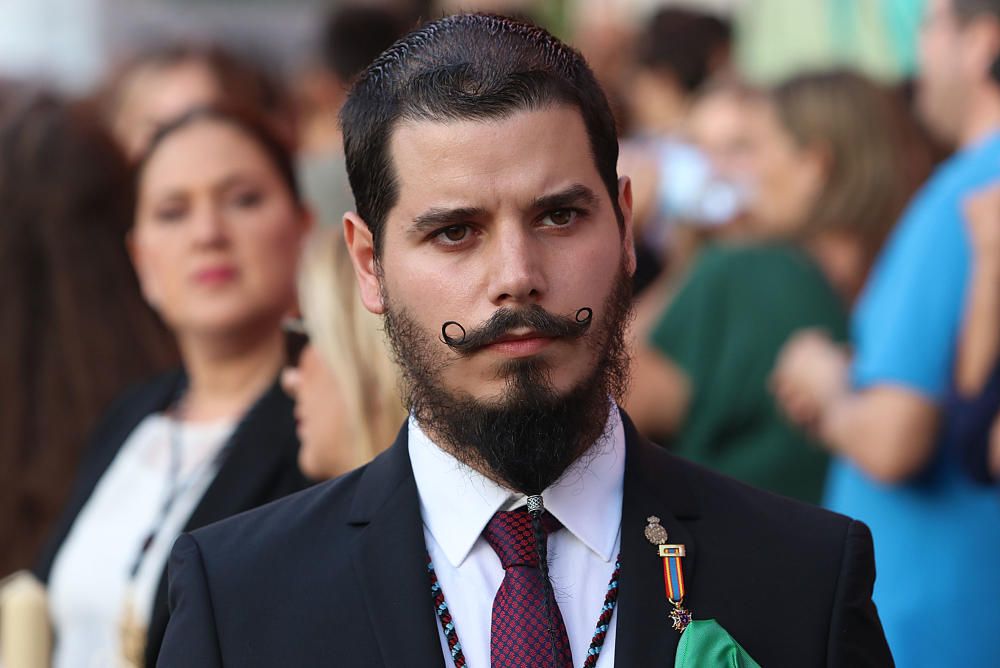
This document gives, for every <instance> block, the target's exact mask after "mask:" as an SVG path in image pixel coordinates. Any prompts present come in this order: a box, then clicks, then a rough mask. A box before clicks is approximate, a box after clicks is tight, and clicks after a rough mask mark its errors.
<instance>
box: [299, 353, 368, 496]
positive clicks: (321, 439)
mask: <svg viewBox="0 0 1000 668" xmlns="http://www.w3.org/2000/svg"><path fill="white" fill-rule="evenodd" d="M281 386H282V387H283V388H284V389H285V392H287V393H288V395H289V396H290V397H292V398H293V399H294V400H295V425H296V431H297V433H298V436H299V442H300V443H301V444H302V447H301V448H300V449H299V468H301V469H302V472H303V473H305V474H306V475H307V476H309V477H310V478H312V479H314V480H323V479H326V478H333V477H335V476H337V475H340V474H341V473H343V472H344V471H347V470H349V469H350V468H352V467H353V465H354V464H355V462H352V461H348V457H349V455H350V453H351V450H350V449H349V448H347V447H345V445H346V444H345V438H346V437H347V434H348V433H349V429H348V424H347V420H348V410H347V406H346V404H345V403H344V400H343V398H342V394H341V387H340V383H338V382H337V378H336V376H335V375H334V373H333V370H332V369H331V368H330V365H329V364H327V362H326V360H324V359H323V356H322V354H320V352H319V351H318V350H317V349H316V347H315V346H314V345H312V344H309V345H306V347H305V348H303V349H302V354H301V355H300V357H299V359H298V364H297V365H295V366H289V367H287V368H285V370H284V371H283V372H282V374H281Z"/></svg>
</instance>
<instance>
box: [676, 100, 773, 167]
mask: <svg viewBox="0 0 1000 668" xmlns="http://www.w3.org/2000/svg"><path fill="white" fill-rule="evenodd" d="M759 104H760V103H759V101H753V100H750V99H748V98H747V96H743V95H740V94H738V93H736V92H734V91H725V90H723V91H719V92H716V93H709V94H707V95H706V96H705V97H703V98H701V99H700V100H698V102H696V103H695V104H694V106H692V107H691V114H690V116H689V117H688V135H689V136H690V138H691V141H692V142H693V143H694V144H695V145H696V146H697V147H698V148H700V149H701V150H702V151H704V153H705V155H706V156H708V158H709V159H710V160H711V161H712V165H713V166H714V167H715V168H716V170H717V171H718V172H719V173H720V174H722V175H723V176H726V177H729V178H733V179H735V180H739V179H741V178H744V177H745V176H746V174H747V172H748V171H749V164H748V161H749V158H750V136H749V123H748V121H747V110H748V108H750V107H751V106H753V105H759Z"/></svg>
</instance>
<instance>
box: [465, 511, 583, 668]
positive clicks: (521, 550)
mask: <svg viewBox="0 0 1000 668" xmlns="http://www.w3.org/2000/svg"><path fill="white" fill-rule="evenodd" d="M561 526H562V525H561V524H559V520H557V519H556V518H554V517H552V516H551V515H549V514H548V513H545V514H544V515H542V528H543V529H544V530H545V533H546V535H548V534H549V533H551V532H553V531H556V530H557V529H559V528H560V527H561ZM483 538H485V539H486V542H487V543H489V544H490V547H492V548H493V551H494V552H496V553H497V556H498V557H500V563H501V564H502V565H503V569H504V571H505V573H504V577H503V582H501V583H500V589H499V590H498V591H497V595H496V597H495V598H494V599H493V621H492V625H491V628H490V666H492V668H539V667H542V666H544V667H546V668H548V667H549V666H552V660H553V651H552V646H551V644H550V643H551V642H554V643H555V644H556V652H555V656H556V657H557V661H558V663H557V664H556V665H555V666H554V667H553V668H572V666H573V655H572V652H571V650H570V647H569V638H568V636H567V635H566V625H565V624H564V623H563V618H562V614H561V613H560V612H559V606H558V604H557V603H556V602H555V601H554V600H553V601H552V602H551V610H552V624H553V625H554V626H555V632H554V633H550V632H549V620H548V618H547V616H546V614H545V596H546V594H545V585H544V581H543V580H542V572H541V570H539V568H538V553H537V551H536V550H535V534H534V531H533V530H532V527H531V517H530V516H529V515H528V511H527V509H525V508H520V509H518V510H512V511H510V512H498V513H497V514H495V515H494V516H493V519H491V520H490V522H489V524H487V525H486V529H484V530H483Z"/></svg>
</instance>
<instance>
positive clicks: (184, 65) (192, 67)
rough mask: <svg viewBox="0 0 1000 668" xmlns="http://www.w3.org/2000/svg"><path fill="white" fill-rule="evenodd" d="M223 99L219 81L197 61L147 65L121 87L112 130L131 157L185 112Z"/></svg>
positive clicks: (143, 148) (134, 73) (139, 152)
mask: <svg viewBox="0 0 1000 668" xmlns="http://www.w3.org/2000/svg"><path fill="white" fill-rule="evenodd" d="M221 98H222V91H221V90H220V87H219V82H218V81H217V80H216V78H215V76H214V75H213V74H212V72H211V70H209V68H208V67H207V66H206V65H205V64H203V63H200V62H198V61H197V60H194V59H192V60H188V61H183V62H180V63H176V64H172V65H160V64H155V65H146V66H144V67H140V68H138V69H137V70H136V71H135V72H133V73H132V74H131V75H130V76H129V77H128V79H127V80H126V81H125V83H124V85H123V86H122V93H121V101H120V103H119V105H118V108H117V110H116V112H115V115H114V118H113V120H112V130H113V131H114V134H115V137H116V138H117V139H118V142H119V143H120V144H121V146H122V147H123V148H124V149H125V152H126V153H127V154H128V155H129V156H130V157H133V158H134V157H136V156H138V155H140V154H141V153H142V152H143V150H145V148H146V146H147V145H148V144H149V141H150V139H151V138H152V136H153V134H154V133H155V132H156V129H157V128H158V127H159V126H160V125H163V124H164V123H166V122H168V121H171V120H173V119H175V118H177V117H179V116H181V115H183V114H184V112H186V111H188V110H190V109H194V108H196V107H203V106H207V105H210V104H214V103H216V102H218V101H219V99H221Z"/></svg>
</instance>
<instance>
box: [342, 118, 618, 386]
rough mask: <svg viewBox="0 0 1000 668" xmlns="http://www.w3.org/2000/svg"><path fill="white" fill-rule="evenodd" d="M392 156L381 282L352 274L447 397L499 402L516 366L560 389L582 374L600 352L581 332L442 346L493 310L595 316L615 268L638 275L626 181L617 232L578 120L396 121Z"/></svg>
mask: <svg viewBox="0 0 1000 668" xmlns="http://www.w3.org/2000/svg"><path fill="white" fill-rule="evenodd" d="M390 155H391V159H392V162H393V166H394V170H395V173H396V176H397V183H398V191H399V197H398V201H397V204H396V206H395V207H394V208H393V209H392V211H391V212H390V213H389V216H388V218H387V220H386V225H385V230H384V236H383V246H382V251H381V262H382V276H381V278H382V281H383V283H382V284H381V285H379V286H376V285H374V284H373V283H372V282H371V281H366V280H365V277H364V276H362V277H361V278H362V290H363V292H364V300H365V303H366V305H367V306H368V307H369V308H370V309H371V310H373V311H375V312H380V313H381V312H384V311H385V309H386V307H387V306H388V307H389V308H391V309H393V310H394V311H403V312H405V313H406V314H407V315H408V317H409V318H410V319H411V320H412V324H413V325H416V327H417V328H418V333H419V335H420V336H422V338H423V339H424V340H425V341H427V342H433V344H434V346H435V347H436V348H437V349H438V351H439V353H440V355H441V356H442V357H441V359H442V360H446V363H445V364H444V365H442V368H440V374H439V378H438V382H439V383H440V385H441V386H443V387H444V388H446V389H447V390H448V391H449V392H450V393H454V394H459V395H465V396H469V397H471V398H473V399H475V400H477V401H480V402H483V403H488V404H493V405H497V404H500V405H502V404H503V397H504V391H505V388H506V386H507V381H508V380H509V379H508V377H507V375H508V370H509V369H510V368H511V366H512V365H511V362H512V361H513V362H515V365H516V364H517V363H519V362H517V361H529V360H530V361H533V362H535V363H537V364H538V365H539V366H540V367H542V368H544V370H545V371H546V374H547V376H548V380H549V382H550V384H551V387H552V389H553V390H554V391H555V392H556V393H557V394H562V393H565V392H567V391H569V390H570V389H572V388H573V387H575V386H576V385H577V384H579V383H580V382H581V381H582V380H584V379H585V378H587V377H588V375H589V374H590V373H591V372H592V371H593V369H594V367H595V364H596V363H597V359H596V358H597V355H598V354H599V353H598V351H596V350H595V349H594V347H593V346H588V345H587V343H588V336H583V337H578V338H574V339H564V338H546V337H539V336H534V335H533V334H534V332H532V331H531V330H530V329H526V328H518V329H515V330H514V331H512V332H510V333H509V335H508V336H506V337H503V338H504V339H510V340H501V341H500V342H496V343H493V344H492V345H487V346H485V347H483V348H480V349H478V350H474V351H472V352H471V353H470V354H468V355H459V354H457V353H454V352H452V351H451V350H449V349H448V348H447V347H446V346H445V345H444V344H443V343H441V342H440V338H441V331H442V325H443V324H444V323H446V322H448V321H454V322H458V323H460V324H461V325H462V326H463V327H464V328H465V329H466V330H469V331H471V330H473V329H475V328H477V327H479V326H480V325H481V324H482V323H484V322H485V321H487V319H489V318H490V316H491V315H492V314H493V313H494V312H496V311H497V310H498V309H501V308H508V309H512V310H517V309H523V308H524V307H528V306H531V305H538V306H541V307H542V308H543V309H545V310H546V311H548V312H549V313H552V314H556V315H561V316H569V317H570V318H572V317H574V315H575V314H576V312H577V311H578V310H579V309H581V308H583V307H587V308H590V309H592V310H593V322H595V323H600V322H602V321H603V318H604V316H605V309H606V304H605V300H606V299H607V298H608V296H609V295H610V294H611V292H612V289H613V287H614V286H615V281H616V280H618V279H619V277H620V272H621V268H622V263H623V260H624V262H625V266H626V267H627V270H628V271H629V272H631V271H632V268H633V267H634V257H633V251H632V239H631V216H630V205H631V202H630V198H631V194H630V189H629V186H628V182H627V180H623V182H622V186H621V192H620V193H619V200H620V203H621V205H622V209H623V211H624V214H625V233H624V234H623V231H622V228H621V227H619V225H618V221H617V220H616V216H615V212H614V209H613V207H612V202H611V199H610V197H609V196H608V192H607V189H606V188H605V187H604V183H603V182H602V181H601V178H600V175H599V174H598V171H597V167H596V165H595V163H594V158H593V156H592V153H591V150H590V143H589V141H588V137H587V133H586V130H585V126H584V124H583V120H582V118H581V116H580V114H579V112H578V111H577V110H576V109H575V108H572V107H565V106H553V107H550V108H547V109H544V110H541V111H523V112H515V113H514V114H512V115H511V116H510V117H508V118H505V119H501V120H490V121H478V120H460V121H449V122H436V121H419V122H404V123H403V124H402V125H400V126H399V127H398V128H397V129H396V130H395V131H394V133H393V137H392V141H391V148H390ZM376 287H377V288H378V290H377V291H376ZM366 288H367V289H366ZM383 296H384V297H385V298H386V299H388V302H389V304H388V305H387V304H386V303H385V300H384V299H383ZM456 332H458V333H459V334H460V331H459V330H458V328H454V329H449V334H455V333H456Z"/></svg>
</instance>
